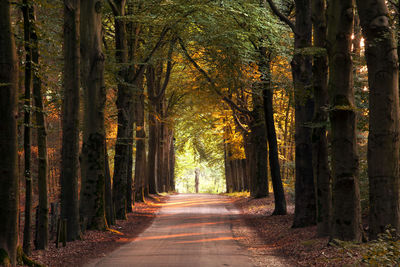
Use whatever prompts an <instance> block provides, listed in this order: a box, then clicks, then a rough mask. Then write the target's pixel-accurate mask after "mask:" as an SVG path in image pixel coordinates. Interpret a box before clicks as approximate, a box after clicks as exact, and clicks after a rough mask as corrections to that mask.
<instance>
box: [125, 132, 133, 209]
mask: <svg viewBox="0 0 400 267" xmlns="http://www.w3.org/2000/svg"><path fill="white" fill-rule="evenodd" d="M129 132H130V133H129V136H128V137H129V139H130V140H133V127H132V125H131V126H130V129H129ZM132 160H133V145H132V143H131V144H129V146H128V166H127V169H128V170H127V177H126V179H127V180H126V212H128V213H132V212H133V208H132V206H133V204H134V203H133V177H132V174H133V172H132V167H133V162H132Z"/></svg>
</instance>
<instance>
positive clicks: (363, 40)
mask: <svg viewBox="0 0 400 267" xmlns="http://www.w3.org/2000/svg"><path fill="white" fill-rule="evenodd" d="M364 46H365V39H364V38H361V41H360V47H361V48H364Z"/></svg>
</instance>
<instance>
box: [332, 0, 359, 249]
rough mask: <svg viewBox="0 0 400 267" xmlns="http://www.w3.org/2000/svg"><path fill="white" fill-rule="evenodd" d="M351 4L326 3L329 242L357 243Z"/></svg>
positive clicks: (351, 0) (357, 209)
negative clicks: (329, 123)
mask: <svg viewBox="0 0 400 267" xmlns="http://www.w3.org/2000/svg"><path fill="white" fill-rule="evenodd" d="M353 19H354V5H353V0H346V1H339V0H334V1H330V2H329V7H328V42H329V43H330V46H329V49H328V54H329V95H330V105H331V110H330V114H329V116H330V121H331V147H332V178H333V191H332V198H333V211H332V212H333V214H332V232H331V235H332V237H333V238H338V239H341V240H355V241H361V237H362V226H361V207H360V190H359V184H358V155H357V139H356V113H355V105H354V88H353V68H352V59H351V54H350V52H351V34H352V32H353Z"/></svg>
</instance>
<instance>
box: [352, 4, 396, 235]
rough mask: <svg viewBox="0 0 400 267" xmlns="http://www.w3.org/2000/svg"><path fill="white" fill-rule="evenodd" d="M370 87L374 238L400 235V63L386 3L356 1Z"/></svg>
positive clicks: (371, 216) (370, 166) (370, 169)
mask: <svg viewBox="0 0 400 267" xmlns="http://www.w3.org/2000/svg"><path fill="white" fill-rule="evenodd" d="M357 4H358V5H357V6H358V12H359V16H360V22H361V26H362V29H363V32H364V36H365V38H366V43H365V54H366V57H367V66H368V84H369V90H370V93H369V116H370V119H369V136H368V176H369V183H370V186H369V192H370V213H369V226H370V229H371V236H372V237H373V238H376V237H377V234H378V233H381V232H383V231H384V230H385V226H387V225H389V224H390V225H391V226H392V227H395V228H396V229H397V230H400V177H399V151H400V150H399V149H400V147H399V145H400V144H399V142H400V140H399V92H398V58H397V54H396V44H395V42H394V36H393V30H392V28H391V25H390V20H391V19H390V16H389V11H388V8H387V6H386V1H384V0H368V1H357Z"/></svg>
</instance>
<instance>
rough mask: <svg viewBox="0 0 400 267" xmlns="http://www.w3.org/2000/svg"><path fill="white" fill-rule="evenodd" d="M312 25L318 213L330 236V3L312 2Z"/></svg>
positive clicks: (323, 233)
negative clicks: (327, 38)
mask: <svg viewBox="0 0 400 267" xmlns="http://www.w3.org/2000/svg"><path fill="white" fill-rule="evenodd" d="M312 21H313V25H314V47H315V48H317V49H318V51H317V52H316V53H315V55H314V65H313V87H314V98H315V108H314V118H313V124H314V125H313V130H312V151H313V168H314V179H315V194H316V195H315V197H316V208H317V210H316V212H317V234H318V236H328V235H329V234H330V224H331V214H332V189H331V174H330V168H329V161H328V138H327V132H326V126H327V125H328V114H327V108H328V57H327V52H326V0H315V1H313V2H312Z"/></svg>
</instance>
